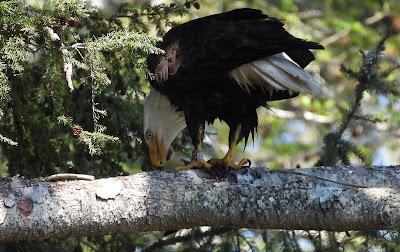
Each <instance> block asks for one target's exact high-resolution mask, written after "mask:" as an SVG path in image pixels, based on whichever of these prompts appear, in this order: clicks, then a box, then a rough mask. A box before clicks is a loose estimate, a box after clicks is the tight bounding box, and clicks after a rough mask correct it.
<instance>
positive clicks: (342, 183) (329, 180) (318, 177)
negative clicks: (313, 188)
mask: <svg viewBox="0 0 400 252" xmlns="http://www.w3.org/2000/svg"><path fill="white" fill-rule="evenodd" d="M270 172H274V173H278V172H279V173H288V174H292V175H299V176H305V177H310V178H315V179H319V180H323V181H327V182H331V183H335V184H338V185H343V186H350V187H358V188H369V187H368V186H365V185H359V184H352V183H346V182H341V181H337V180H333V179H328V178H324V177H320V176H317V175H313V174H308V173H303V172H299V171H293V170H273V171H270Z"/></svg>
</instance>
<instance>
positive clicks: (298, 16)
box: [0, 0, 400, 251]
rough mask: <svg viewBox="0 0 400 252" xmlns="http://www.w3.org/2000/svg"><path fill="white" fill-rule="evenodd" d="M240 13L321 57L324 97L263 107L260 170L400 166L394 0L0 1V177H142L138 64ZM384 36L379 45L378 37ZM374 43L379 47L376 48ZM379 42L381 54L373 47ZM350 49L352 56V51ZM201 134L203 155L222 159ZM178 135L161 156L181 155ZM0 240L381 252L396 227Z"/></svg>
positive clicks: (212, 134) (222, 136)
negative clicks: (246, 11)
mask: <svg viewBox="0 0 400 252" xmlns="http://www.w3.org/2000/svg"><path fill="white" fill-rule="evenodd" d="M240 7H253V8H258V9H262V10H263V11H264V12H266V13H268V14H270V15H272V16H276V17H278V18H280V19H282V20H285V23H286V28H287V29H288V30H289V31H290V32H291V33H293V34H295V35H296V36H299V37H302V38H306V39H310V40H314V41H319V42H321V43H322V44H323V45H324V46H325V47H326V50H324V51H319V52H316V57H317V61H316V62H314V63H312V64H311V65H310V66H309V67H307V69H308V71H310V72H312V73H313V74H314V75H315V76H316V77H317V78H318V79H319V80H320V81H321V82H322V83H324V85H325V86H326V88H327V90H328V91H329V92H330V93H331V97H328V98H326V99H319V100H317V99H314V98H312V97H310V96H308V95H302V96H300V97H298V98H296V99H292V100H288V101H280V102H272V103H271V104H269V105H270V110H265V109H261V110H260V111H258V112H259V117H260V126H259V130H258V136H257V138H256V139H254V144H253V145H252V144H249V146H248V147H247V149H246V152H245V153H238V156H240V157H241V156H244V155H247V156H249V157H250V158H251V159H252V160H253V161H254V162H253V163H255V164H257V165H262V166H267V167H269V168H273V169H283V168H290V167H295V166H299V167H307V166H313V165H314V164H316V163H317V164H318V165H336V164H362V163H365V164H370V163H372V164H382V165H390V164H398V163H399V161H400V155H399V153H400V151H399V147H398V146H399V143H400V127H399V125H400V103H399V100H398V95H399V91H398V88H399V84H400V81H399V73H398V71H397V72H396V71H393V70H395V69H396V68H398V66H399V63H400V61H399V51H400V38H399V35H398V33H399V31H400V5H399V4H398V3H397V1H396V0H379V1H378V0H364V1H345V0H327V1H322V0H313V1H305V0H270V1H264V0H247V1H236V0H225V1H213V0H201V1H196V0H186V1H184V0H182V1H165V2H164V1H152V2H148V1H140V0H130V1H118V0H110V1H100V0H98V1H96V0H92V1H83V0H63V1H57V0H46V1H40V0H32V1H28V0H9V1H1V2H0V175H1V176H14V175H16V174H22V175H24V176H27V177H39V176H47V175H50V174H53V173H58V172H71V173H72V172H73V173H86V174H93V175H95V176H96V177H106V176H116V175H121V174H130V173H135V172H139V171H140V170H141V169H143V170H149V169H152V168H151V166H150V165H149V162H148V160H147V156H146V149H145V148H144V146H143V144H142V135H143V134H142V133H143V132H142V101H143V97H144V96H145V94H146V93H147V92H148V91H149V85H148V83H147V81H146V69H145V58H146V57H147V55H148V54H149V53H161V51H160V50H159V49H157V48H156V47H155V46H154V44H155V43H156V41H158V40H159V36H162V34H163V33H165V31H166V30H168V29H169V28H170V27H171V26H173V25H175V24H176V23H182V22H185V21H188V20H190V19H193V18H196V17H201V16H205V15H209V14H213V13H219V12H221V11H225V10H230V9H234V8H240ZM388 35H390V36H388ZM383 38H387V40H386V41H384V40H383ZM383 45H384V47H383ZM360 50H362V52H360ZM227 130H228V129H227V127H226V126H225V125H224V124H223V123H216V124H215V125H214V126H213V127H208V128H207V136H206V144H207V145H208V148H207V153H206V154H207V155H208V156H209V157H211V156H214V155H222V153H223V152H225V151H226V150H227V146H226V139H227ZM188 143H189V141H188V137H187V134H186V133H184V134H183V135H182V136H181V137H180V138H179V139H177V141H175V143H174V149H173V155H172V160H171V162H170V163H169V166H170V167H172V166H174V165H175V164H176V162H175V161H174V160H179V158H180V157H188V153H189V152H190V144H188ZM164 235H165V233H164V232H161V231H160V232H152V233H140V234H139V233H132V234H127V235H114V236H105V237H82V238H74V239H66V240H60V241H45V242H20V243H7V244H0V251H12V250H18V251H50V250H52V251H54V250H56V251H133V250H135V248H137V249H144V250H145V251H150V250H153V249H157V248H158V249H161V250H166V251H169V250H180V251H191V250H193V249H197V250H203V251H241V250H245V251H251V250H253V251H276V250H279V251H282V250H283V251H322V250H324V251H325V250H330V251H343V250H345V251H359V250H364V251H365V250H371V251H382V250H384V251H393V250H400V245H398V243H397V241H398V240H399V238H398V234H397V233H395V232H384V231H380V232H347V233H333V232H315V231H286V230H276V231H273V230H247V229H241V230H231V229H227V228H212V229H210V228H193V229H191V230H180V231H178V232H176V233H175V232H172V233H171V234H169V235H167V236H164Z"/></svg>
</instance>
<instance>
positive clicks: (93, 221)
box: [0, 166, 400, 241]
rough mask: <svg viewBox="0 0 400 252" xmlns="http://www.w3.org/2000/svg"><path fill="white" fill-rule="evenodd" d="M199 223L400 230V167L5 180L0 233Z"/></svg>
mask: <svg viewBox="0 0 400 252" xmlns="http://www.w3.org/2000/svg"><path fill="white" fill-rule="evenodd" d="M328 180H331V181H328ZM332 181H337V182H332ZM195 226H214V227H216V226H224V227H233V228H240V227H247V228H263V229H304V230H309V229H314V230H336V231H343V230H378V229H386V230H400V166H391V167H319V168H314V169H295V170H284V171H270V170H268V169H264V168H249V169H243V170H240V171H238V172H231V173H229V174H228V175H227V176H226V178H225V179H222V180H218V179H215V178H212V177H211V176H210V175H208V174H205V173H204V172H202V171H197V170H187V171H181V172H172V171H159V172H143V173H139V174H135V175H131V176H126V177H115V178H105V179H97V180H92V181H85V180H73V181H58V182H47V181H44V180H40V179H35V180H27V179H24V178H21V177H13V178H8V179H3V180H0V241H12V240H35V239H46V238H62V237H69V236H91V235H101V234H111V233H123V232H129V231H151V230H174V229H181V228H189V227H195Z"/></svg>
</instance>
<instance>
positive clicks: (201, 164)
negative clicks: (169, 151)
mask: <svg viewBox="0 0 400 252" xmlns="http://www.w3.org/2000/svg"><path fill="white" fill-rule="evenodd" d="M195 168H198V169H202V170H205V171H206V172H210V173H211V172H212V165H211V164H209V163H208V162H206V161H204V160H192V161H190V162H189V163H187V164H185V165H184V166H179V167H177V168H176V169H175V170H177V171H180V170H188V169H195Z"/></svg>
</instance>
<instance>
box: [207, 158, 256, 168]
mask: <svg viewBox="0 0 400 252" xmlns="http://www.w3.org/2000/svg"><path fill="white" fill-rule="evenodd" d="M207 162H208V163H209V164H210V165H211V167H219V168H224V169H225V170H240V169H242V168H248V167H250V165H251V161H250V159H248V158H243V159H242V160H240V162H239V163H237V164H235V161H233V160H232V159H229V158H226V157H225V158H222V159H218V158H213V159H210V160H208V161H207Z"/></svg>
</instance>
